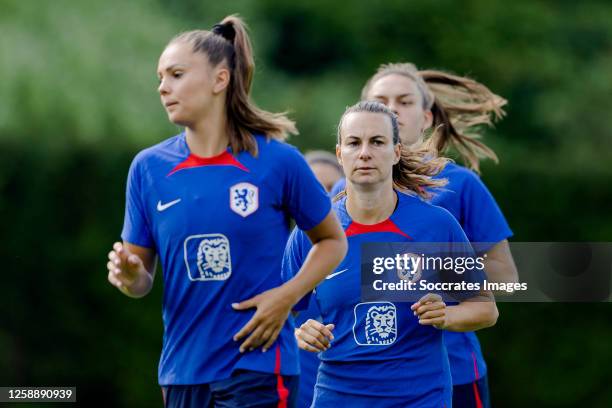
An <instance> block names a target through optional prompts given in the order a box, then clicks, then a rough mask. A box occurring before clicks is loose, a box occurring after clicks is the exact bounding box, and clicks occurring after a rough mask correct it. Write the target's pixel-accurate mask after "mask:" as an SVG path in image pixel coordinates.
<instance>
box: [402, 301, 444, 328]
mask: <svg viewBox="0 0 612 408" xmlns="http://www.w3.org/2000/svg"><path fill="white" fill-rule="evenodd" d="M410 309H412V311H413V312H414V315H415V316H417V317H418V319H419V324H422V325H424V326H433V327H435V328H436V329H444V328H446V326H447V314H446V312H447V309H446V303H444V302H443V301H442V296H440V295H437V294H435V293H428V294H426V295H425V296H423V297H422V298H421V299H419V300H418V301H417V302H416V303H414V304H413V305H412V306H410Z"/></svg>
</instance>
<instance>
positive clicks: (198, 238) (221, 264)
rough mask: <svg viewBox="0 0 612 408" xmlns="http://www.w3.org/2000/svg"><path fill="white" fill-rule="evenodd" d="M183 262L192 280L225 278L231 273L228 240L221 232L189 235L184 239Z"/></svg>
mask: <svg viewBox="0 0 612 408" xmlns="http://www.w3.org/2000/svg"><path fill="white" fill-rule="evenodd" d="M185 263H186V265H187V272H188V273H189V279H190V280H192V281H207V280H226V279H227V278H229V277H230V275H231V274H232V260H231V257H230V243H229V240H228V239H227V237H226V236H225V235H223V234H203V235H192V236H190V237H189V238H187V239H186V240H185Z"/></svg>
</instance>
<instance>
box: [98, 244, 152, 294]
mask: <svg viewBox="0 0 612 408" xmlns="http://www.w3.org/2000/svg"><path fill="white" fill-rule="evenodd" d="M137 248H138V247H137ZM143 249H145V250H148V249H146V248H143ZM148 251H150V250H148ZM138 252H141V251H138ZM145 257H146V256H145ZM152 257H153V258H154V257H155V255H152ZM106 268H107V269H108V281H109V282H110V283H111V285H113V286H115V287H117V289H119V290H120V291H121V292H122V293H124V294H126V295H128V296H131V297H142V296H144V295H146V294H147V293H148V292H149V290H150V289H151V287H152V286H153V276H152V275H151V274H150V273H149V272H148V271H147V268H146V267H145V265H144V262H143V260H142V259H141V257H140V256H139V255H137V254H135V253H133V252H132V251H130V249H129V248H127V246H126V245H123V244H122V243H120V242H115V243H114V244H113V250H112V251H110V252H109V253H108V263H107V264H106Z"/></svg>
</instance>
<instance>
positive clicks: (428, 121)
mask: <svg viewBox="0 0 612 408" xmlns="http://www.w3.org/2000/svg"><path fill="white" fill-rule="evenodd" d="M423 117H424V120H423V129H421V132H424V131H426V130H427V129H429V128H430V127H431V125H433V113H432V112H431V109H427V110H426V111H425V112H423Z"/></svg>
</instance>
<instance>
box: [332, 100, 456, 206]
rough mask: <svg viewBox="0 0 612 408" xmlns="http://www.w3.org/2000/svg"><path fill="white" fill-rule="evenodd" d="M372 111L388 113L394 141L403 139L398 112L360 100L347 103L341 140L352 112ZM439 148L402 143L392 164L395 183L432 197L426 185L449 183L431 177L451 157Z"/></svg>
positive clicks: (422, 195)
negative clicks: (404, 144) (438, 153)
mask: <svg viewBox="0 0 612 408" xmlns="http://www.w3.org/2000/svg"><path fill="white" fill-rule="evenodd" d="M358 112H370V113H380V114H383V115H386V116H387V117H388V118H389V119H390V120H391V127H392V129H393V137H392V140H393V144H398V143H400V137H399V125H398V123H397V115H396V114H395V113H393V112H392V111H391V110H390V109H389V108H387V107H386V106H385V105H384V104H382V103H380V102H376V101H361V102H359V103H357V104H355V105H353V106H351V107H348V108H347V109H346V111H345V112H344V114H343V115H342V117H341V118H340V122H339V124H338V144H341V142H342V135H341V129H342V122H343V121H344V118H345V117H346V116H347V115H348V114H350V113H358ZM436 153H437V152H436V151H435V150H432V149H430V148H428V147H426V146H423V147H421V148H419V149H408V148H404V147H402V149H401V154H400V160H399V162H398V163H397V164H395V165H394V166H393V176H392V177H393V186H394V187H395V188H396V189H398V190H402V191H410V192H413V193H415V194H417V195H418V196H420V197H423V198H429V197H430V196H431V194H430V193H428V192H427V190H426V189H427V188H432V187H442V186H444V185H446V184H447V181H446V179H432V178H431V177H433V176H435V175H436V174H438V173H440V172H441V171H442V169H444V166H445V165H446V163H448V162H449V159H446V158H442V157H436ZM345 194H346V190H345V191H342V192H340V193H339V194H338V195H337V196H336V197H334V200H338V199H339V198H340V197H342V196H343V195H345Z"/></svg>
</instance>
